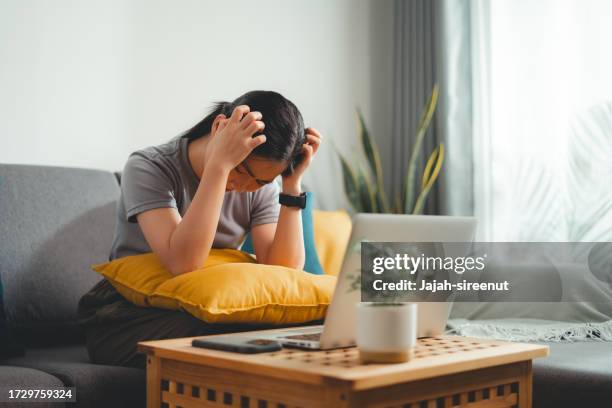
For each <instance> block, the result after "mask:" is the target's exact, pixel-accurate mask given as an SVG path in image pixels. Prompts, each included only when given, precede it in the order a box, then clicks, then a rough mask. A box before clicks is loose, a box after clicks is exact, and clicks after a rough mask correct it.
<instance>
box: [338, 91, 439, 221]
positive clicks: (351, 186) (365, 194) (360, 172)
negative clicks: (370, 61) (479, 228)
mask: <svg viewBox="0 0 612 408" xmlns="http://www.w3.org/2000/svg"><path fill="white" fill-rule="evenodd" d="M437 102H438V86H437V85H435V86H434V88H433V90H432V92H431V95H430V97H429V100H428V102H427V105H426V106H425V109H424V110H423V113H422V114H421V118H420V120H419V125H418V127H417V132H416V137H415V141H414V145H413V146H412V152H411V154H410V161H409V163H408V170H407V172H406V178H405V180H404V182H403V183H402V184H403V185H402V189H403V191H402V193H401V194H399V193H398V194H396V197H395V200H394V202H393V204H391V203H390V202H389V199H388V197H387V193H386V192H385V188H384V183H383V174H382V165H381V160H380V153H379V150H378V146H377V145H376V143H375V141H374V140H373V139H372V137H371V135H370V132H369V131H368V128H367V126H366V124H365V120H364V118H363V114H362V113H361V111H360V110H359V109H357V119H358V128H359V137H360V141H361V146H362V148H363V152H364V154H365V157H366V159H367V163H368V168H369V169H368V171H366V170H364V169H363V166H362V165H361V164H360V163H357V164H356V165H355V166H351V165H350V164H349V161H348V160H347V159H345V158H344V157H343V156H342V155H341V154H340V153H338V157H339V158H340V163H341V167H342V177H343V182H344V191H345V194H346V196H347V199H348V201H349V203H350V204H351V206H352V207H353V209H354V210H355V211H357V212H369V213H389V212H392V213H399V214H421V213H422V212H423V207H424V206H425V200H426V199H427V195H428V194H429V192H430V190H431V188H432V187H433V185H434V183H435V182H436V180H437V178H438V175H439V174H440V170H441V169H442V164H443V162H444V144H443V143H440V144H439V145H438V146H437V147H436V148H435V149H434V150H433V152H431V154H430V155H429V158H428V160H427V162H426V165H425V168H424V169H423V173H422V177H421V183H420V186H419V187H420V188H419V190H418V191H417V185H416V184H417V161H418V160H419V156H420V152H421V146H422V144H423V139H424V137H425V134H426V133H427V129H428V127H429V124H430V122H431V118H432V117H433V114H434V112H435V110H436V106H437ZM372 178H374V182H371V179H372Z"/></svg>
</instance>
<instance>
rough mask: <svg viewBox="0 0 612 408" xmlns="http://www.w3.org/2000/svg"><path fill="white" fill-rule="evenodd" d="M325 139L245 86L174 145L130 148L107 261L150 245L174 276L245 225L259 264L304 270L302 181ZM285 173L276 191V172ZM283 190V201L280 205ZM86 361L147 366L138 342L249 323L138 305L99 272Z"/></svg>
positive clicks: (85, 303) (235, 240) (87, 314)
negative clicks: (211, 320)
mask: <svg viewBox="0 0 612 408" xmlns="http://www.w3.org/2000/svg"><path fill="white" fill-rule="evenodd" d="M320 143H321V135H320V134H319V132H317V131H316V130H315V129H312V128H307V129H304V124H303V120H302V116H301V114H300V112H299V110H298V109H297V108H296V107H295V105H294V104H293V103H291V102H290V101H289V100H287V99H285V98H284V97H283V96H281V95H280V94H278V93H275V92H268V91H253V92H248V93H246V94H244V95H242V96H241V97H239V98H238V99H236V100H235V101H233V102H231V103H227V102H223V103H219V104H217V106H216V107H215V109H214V111H213V112H211V113H210V114H209V115H208V116H206V117H205V118H204V119H203V120H202V121H200V122H199V123H198V124H196V125H195V126H194V127H193V128H191V129H190V130H189V131H187V132H186V133H185V134H183V135H181V136H179V137H176V138H174V139H172V140H171V141H170V142H168V143H165V144H162V145H159V146H153V147H149V148H146V149H143V150H139V151H137V152H134V153H133V154H132V155H131V156H130V157H129V159H128V161H127V163H126V165H125V167H124V169H123V173H122V177H121V198H120V200H119V203H118V224H117V228H116V231H115V237H114V241H113V245H112V249H111V254H110V259H111V260H112V259H116V258H121V257H124V256H129V255H136V254H141V253H146V252H151V251H153V252H155V253H156V254H157V255H158V257H159V259H160V260H161V262H162V263H163V265H164V266H165V267H166V268H167V269H168V270H169V271H170V272H171V273H172V274H173V275H180V274H183V273H189V271H192V270H194V269H197V268H199V267H201V266H203V265H204V263H205V262H206V259H207V257H208V254H209V252H210V249H211V248H213V247H214V248H238V247H239V246H240V245H241V243H242V241H243V240H244V236H245V235H246V233H247V232H249V231H251V235H252V238H253V248H254V250H255V255H256V257H257V261H258V262H259V263H265V264H271V265H283V266H288V267H292V268H297V269H301V268H302V267H303V265H304V242H303V234H302V221H301V214H300V207H299V206H295V204H293V201H300V200H303V196H301V195H300V194H301V180H302V176H303V174H304V171H305V170H306V168H308V166H309V165H310V163H311V160H312V158H313V156H314V155H315V154H316V152H317V149H318V148H319V145H320ZM278 175H282V191H280V192H279V187H278V185H277V183H275V182H274V179H275V178H276V177H277V176H278ZM279 197H281V198H282V199H281V200H280V201H282V202H283V203H284V204H285V205H282V206H281V205H279ZM79 317H80V319H81V323H82V325H83V327H84V329H85V332H86V344H87V349H88V352H89V355H90V358H91V360H92V362H95V363H100V364H113V365H123V366H134V367H144V356H143V355H140V354H137V353H136V343H137V342H138V341H143V340H155V339H163V338H173V337H188V336H198V335H203V334H212V333H219V332H232V331H240V330H250V329H253V328H259V327H263V326H257V325H253V326H246V325H210V324H206V323H204V322H202V321H200V320H198V319H196V318H195V317H192V316H191V315H189V314H187V313H185V312H182V311H170V310H163V309H156V308H144V307H138V306H135V305H133V304H131V303H129V302H128V301H126V300H125V299H124V298H123V297H122V296H121V295H119V294H118V292H117V291H116V290H115V289H114V288H113V287H112V286H111V285H110V283H109V282H108V281H107V280H106V279H103V280H102V281H100V282H99V283H98V284H96V285H95V286H94V287H93V288H92V289H91V290H90V291H89V292H88V293H87V294H85V295H84V296H83V297H82V298H81V301H80V302H79Z"/></svg>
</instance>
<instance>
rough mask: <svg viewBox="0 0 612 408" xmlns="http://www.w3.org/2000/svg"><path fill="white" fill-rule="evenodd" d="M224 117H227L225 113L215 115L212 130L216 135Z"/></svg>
mask: <svg viewBox="0 0 612 408" xmlns="http://www.w3.org/2000/svg"><path fill="white" fill-rule="evenodd" d="M224 119H226V118H225V115H224V114H222V113H221V114H219V115H217V117H215V120H213V123H212V127H211V130H210V133H211V134H213V135H214V134H215V133H217V131H218V130H219V126H220V125H221V123H222V121H223V120H224Z"/></svg>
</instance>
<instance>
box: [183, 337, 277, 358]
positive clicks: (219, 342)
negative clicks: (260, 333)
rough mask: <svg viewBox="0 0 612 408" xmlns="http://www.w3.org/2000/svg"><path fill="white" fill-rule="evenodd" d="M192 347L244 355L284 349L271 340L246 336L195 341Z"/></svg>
mask: <svg viewBox="0 0 612 408" xmlns="http://www.w3.org/2000/svg"><path fill="white" fill-rule="evenodd" d="M191 345H192V346H194V347H202V348H208V349H213V350H223V351H232V352H234V353H242V354H256V353H269V352H272V351H279V350H281V349H282V346H281V345H280V343H279V342H278V341H276V340H270V339H256V338H252V337H244V336H235V335H233V336H232V335H228V336H215V337H202V338H199V339H193V340H192V341H191Z"/></svg>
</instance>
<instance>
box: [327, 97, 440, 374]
mask: <svg viewBox="0 0 612 408" xmlns="http://www.w3.org/2000/svg"><path fill="white" fill-rule="evenodd" d="M437 101H438V86H437V85H436V86H434V88H433V90H432V93H431V95H430V97H429V100H428V102H427V105H426V106H425V109H424V110H423V113H422V114H421V118H420V121H419V125H418V127H417V131H416V137H415V142H414V145H413V146H412V151H411V152H410V161H409V163H408V169H407V172H406V177H405V179H404V182H403V183H402V185H403V188H402V193H401V194H396V196H395V199H394V200H393V203H390V200H389V198H388V197H387V194H386V192H385V189H384V183H383V174H382V166H381V159H380V153H379V150H378V146H377V145H376V143H375V141H374V140H373V139H372V137H371V136H370V132H369V131H368V129H367V126H366V123H365V120H364V118H363V115H362V114H361V112H360V111H359V110H357V118H358V125H359V137H360V140H361V145H362V149H363V152H364V154H365V157H366V159H367V163H368V166H367V167H368V169H369V171H364V170H363V167H364V166H362V165H360V164H357V166H355V167H353V166H351V165H350V164H349V161H348V160H346V159H345V158H344V157H342V155H340V154H339V153H338V156H339V158H340V162H341V167H342V176H343V182H344V192H345V194H346V197H347V199H348V202H349V203H350V205H351V207H352V208H353V209H354V210H355V211H357V212H368V213H396V214H421V213H422V212H423V208H424V206H425V201H426V199H427V195H428V194H429V191H430V190H431V188H432V187H433V185H434V184H435V182H436V180H437V178H438V175H439V174H440V170H441V169H442V164H443V162H444V144H442V143H441V144H440V145H438V146H437V147H436V148H435V149H434V150H433V151H432V152H431V154H430V155H429V158H428V160H427V162H426V165H425V168H424V169H423V170H422V172H421V173H422V174H421V177H420V178H421V183H418V184H417V162H418V160H419V155H420V153H421V146H422V144H423V139H424V137H425V134H426V133H427V129H428V128H429V124H430V123H431V119H432V117H433V114H434V112H435V110H436V106H437ZM372 178H373V179H374V182H372V181H371V180H372ZM351 250H353V251H360V250H361V243H359V242H358V243H356V245H355V247H354V248H351ZM360 284H361V271H359V273H358V274H357V275H353V281H352V282H351V288H352V289H353V290H356V289H358V288H359V287H360ZM417 307H418V305H417V304H416V303H403V302H398V301H397V299H394V298H393V296H390V297H387V298H385V299H379V300H377V301H376V302H371V303H364V302H362V303H359V304H358V305H357V310H356V315H357V332H356V342H357V346H358V348H359V354H360V357H361V360H362V361H363V362H365V363H369V362H372V363H395V362H404V361H407V360H409V359H410V358H411V356H412V350H414V346H415V345H416V335H417Z"/></svg>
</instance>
